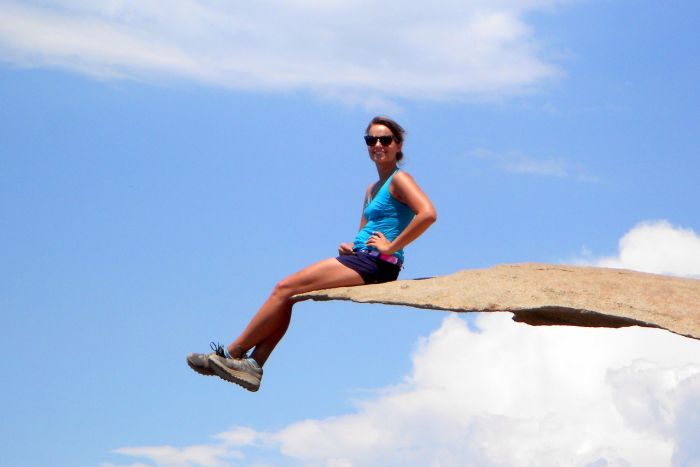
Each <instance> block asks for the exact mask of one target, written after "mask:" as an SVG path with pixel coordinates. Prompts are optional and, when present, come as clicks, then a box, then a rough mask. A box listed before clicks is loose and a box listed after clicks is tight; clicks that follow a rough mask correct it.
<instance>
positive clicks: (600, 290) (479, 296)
mask: <svg viewBox="0 0 700 467" xmlns="http://www.w3.org/2000/svg"><path fill="white" fill-rule="evenodd" d="M298 298H299V299H312V300H320V301H324V300H350V301H353V302H359V303H383V304H387V305H406V306H411V307H416V308H426V309H434V310H448V311H457V312H503V311H507V312H511V313H513V314H514V316H513V319H514V320H515V321H519V322H523V323H527V324H531V325H536V326H539V325H569V326H587V327H614V328H617V327H622V326H635V325H636V326H646V327H657V328H662V329H666V330H668V331H671V332H673V333H676V334H680V335H682V336H686V337H691V338H694V339H700V280H696V279H684V278H678V277H671V276H662V275H657V274H646V273H641V272H635V271H628V270H623V269H607V268H595V267H581V266H560V265H553V264H537V263H528V264H511V265H499V266H495V267H492V268H488V269H474V270H464V271H459V272H457V273H455V274H451V275H449V276H442V277H433V278H429V279H414V280H399V281H396V282H390V283H386V284H374V285H364V286H360V287H340V288H337V289H326V290H318V291H314V292H308V293H305V294H301V295H299V296H298Z"/></svg>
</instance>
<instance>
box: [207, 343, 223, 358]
mask: <svg viewBox="0 0 700 467" xmlns="http://www.w3.org/2000/svg"><path fill="white" fill-rule="evenodd" d="M209 347H210V348H211V349H212V350H213V351H214V353H215V354H216V355H218V356H219V357H223V358H226V353H225V352H224V346H223V345H221V344H219V343H216V344H215V343H214V341H211V342H210V343H209Z"/></svg>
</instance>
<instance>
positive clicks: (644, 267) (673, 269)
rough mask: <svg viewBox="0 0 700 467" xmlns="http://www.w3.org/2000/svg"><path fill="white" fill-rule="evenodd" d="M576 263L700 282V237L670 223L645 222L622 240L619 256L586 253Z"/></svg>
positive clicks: (619, 245) (691, 231)
mask: <svg viewBox="0 0 700 467" xmlns="http://www.w3.org/2000/svg"><path fill="white" fill-rule="evenodd" d="M574 262H575V263H579V264H592V265H595V266H602V267H609V268H621V269H633V270H636V271H642V272H652V273H658V274H672V275H679V276H688V277H695V278H700V235H699V234H698V233H696V232H695V231H693V230H692V229H687V228H683V227H678V226H674V225H672V224H671V223H670V222H668V221H666V220H659V221H647V222H641V223H639V224H638V225H636V226H634V227H633V228H632V229H631V230H630V231H629V232H627V233H626V234H625V235H624V236H623V237H622V238H621V239H620V241H619V244H618V251H617V253H616V254H615V255H613V256H603V257H596V256H594V255H592V254H591V253H589V252H586V253H584V255H583V257H581V258H578V259H576V260H574Z"/></svg>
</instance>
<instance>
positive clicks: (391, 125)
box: [365, 115, 406, 161]
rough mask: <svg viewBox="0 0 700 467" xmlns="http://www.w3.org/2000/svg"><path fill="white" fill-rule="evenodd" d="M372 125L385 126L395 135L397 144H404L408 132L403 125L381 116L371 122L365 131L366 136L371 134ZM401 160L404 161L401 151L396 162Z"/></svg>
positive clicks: (397, 154)
mask: <svg viewBox="0 0 700 467" xmlns="http://www.w3.org/2000/svg"><path fill="white" fill-rule="evenodd" d="M372 125H384V126H385V127H387V128H388V129H389V130H391V134H392V135H394V139H395V140H396V142H397V143H399V144H401V143H403V138H404V135H405V134H406V130H404V129H403V127H402V126H401V125H399V124H398V123H396V122H395V121H394V120H392V119H390V118H389V117H383V116H381V115H380V116H377V117H374V118H373V119H372V121H371V122H369V125H367V129H365V134H368V133H369V129H370V128H371V127H372ZM401 159H403V151H399V152H397V153H396V160H397V161H400V160H401Z"/></svg>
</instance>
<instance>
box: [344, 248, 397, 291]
mask: <svg viewBox="0 0 700 467" xmlns="http://www.w3.org/2000/svg"><path fill="white" fill-rule="evenodd" d="M336 259H337V260H338V261H340V264H342V265H344V266H347V267H349V268H350V269H352V270H353V271H355V272H357V273H358V274H359V275H360V276H362V280H364V281H365V284H380V283H382V282H391V281H395V280H396V279H397V278H398V277H399V272H400V271H401V264H391V263H389V262H387V261H384V260H383V259H379V258H374V257H372V256H370V255H368V254H367V253H365V252H364V251H356V252H355V254H353V255H340V256H338V257H337V258H336Z"/></svg>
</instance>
